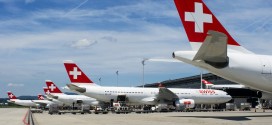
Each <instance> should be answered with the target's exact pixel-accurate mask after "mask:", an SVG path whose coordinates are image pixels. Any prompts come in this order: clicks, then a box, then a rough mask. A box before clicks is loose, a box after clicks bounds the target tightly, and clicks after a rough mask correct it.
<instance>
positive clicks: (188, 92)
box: [64, 61, 231, 109]
mask: <svg viewBox="0 0 272 125" xmlns="http://www.w3.org/2000/svg"><path fill="white" fill-rule="evenodd" d="M64 66H65V68H66V71H67V74H68V76H69V78H70V81H71V83H70V84H67V86H68V88H69V89H70V90H72V91H74V92H77V93H79V94H83V95H86V96H89V97H92V98H95V99H97V100H99V101H103V102H110V103H113V102H116V101H125V102H126V103H127V104H128V105H143V104H147V105H159V104H169V105H174V106H176V108H177V109H183V108H184V106H186V107H187V108H193V107H194V106H195V104H219V103H225V102H228V101H229V100H231V96H230V95H228V94H227V93H226V92H224V91H221V90H211V89H179V88H165V87H159V88H142V87H104V86H99V85H97V84H95V83H94V82H92V80H90V79H89V78H88V77H87V76H86V75H85V73H84V72H83V71H82V70H81V69H80V68H79V67H78V66H77V65H76V64H75V63H74V62H73V61H64Z"/></svg>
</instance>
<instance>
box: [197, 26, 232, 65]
mask: <svg viewBox="0 0 272 125" xmlns="http://www.w3.org/2000/svg"><path fill="white" fill-rule="evenodd" d="M207 34H208V35H207V36H206V38H205V41H204V43H203V44H202V45H201V47H200V48H199V50H198V52H197V54H196V55H195V57H194V59H193V60H194V61H205V63H208V64H210V65H212V66H213V67H215V68H224V67H225V66H227V65H228V63H229V61H228V56H227V42H228V37H227V35H226V34H224V33H221V32H217V31H213V30H210V31H208V33H207Z"/></svg>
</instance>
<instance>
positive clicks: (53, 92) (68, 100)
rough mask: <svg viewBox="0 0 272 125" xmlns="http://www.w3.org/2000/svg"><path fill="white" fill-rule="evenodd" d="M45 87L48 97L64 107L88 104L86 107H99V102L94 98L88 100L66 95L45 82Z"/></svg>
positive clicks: (49, 81)
mask: <svg viewBox="0 0 272 125" xmlns="http://www.w3.org/2000/svg"><path fill="white" fill-rule="evenodd" d="M46 85H47V87H48V90H49V92H50V93H49V97H52V98H54V99H57V100H59V101H61V102H63V103H65V104H66V105H72V104H88V105H99V101H97V100H96V99H94V98H90V97H87V96H84V95H67V94H64V93H62V92H61V91H60V89H59V88H58V87H57V86H56V85H55V84H54V83H53V82H52V81H51V80H46Z"/></svg>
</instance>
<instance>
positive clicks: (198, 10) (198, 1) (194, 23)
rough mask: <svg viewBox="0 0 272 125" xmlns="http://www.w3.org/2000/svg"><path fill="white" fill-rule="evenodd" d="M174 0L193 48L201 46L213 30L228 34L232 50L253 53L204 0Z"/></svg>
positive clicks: (229, 45) (196, 48)
mask: <svg viewBox="0 0 272 125" xmlns="http://www.w3.org/2000/svg"><path fill="white" fill-rule="evenodd" d="M174 2H175V5H176V8H177V10H178V13H179V16H180V19H181V21H182V24H183V26H184V29H185V31H186V34H187V37H188V39H189V41H190V44H191V46H192V49H193V50H196V51H197V50H198V49H199V48H200V46H201V45H202V43H203V42H204V40H205V38H206V36H207V33H208V31H210V30H212V31H217V32H221V33H223V34H226V36H227V40H228V41H227V44H228V47H229V49H230V50H233V51H235V52H242V53H252V52H250V51H248V50H246V49H245V48H243V47H242V46H240V44H239V43H238V42H236V41H235V40H234V39H233V37H232V36H231V35H230V34H229V33H228V31H227V30H226V29H225V28H224V27H223V25H222V24H221V23H220V22H219V21H218V20H217V18H216V17H215V16H214V14H213V13H212V12H211V11H210V10H209V8H208V7H207V6H206V5H205V3H204V2H203V1H202V0H174Z"/></svg>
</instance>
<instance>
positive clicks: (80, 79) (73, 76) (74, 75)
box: [64, 60, 94, 84]
mask: <svg viewBox="0 0 272 125" xmlns="http://www.w3.org/2000/svg"><path fill="white" fill-rule="evenodd" d="M64 66H65V69H66V71H67V74H68V76H69V78H70V81H71V83H86V84H94V83H93V81H92V80H90V79H89V78H88V77H87V76H86V75H85V73H84V72H83V71H82V70H81V69H80V68H79V67H78V66H77V65H76V63H74V62H73V61H71V60H66V61H64Z"/></svg>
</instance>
